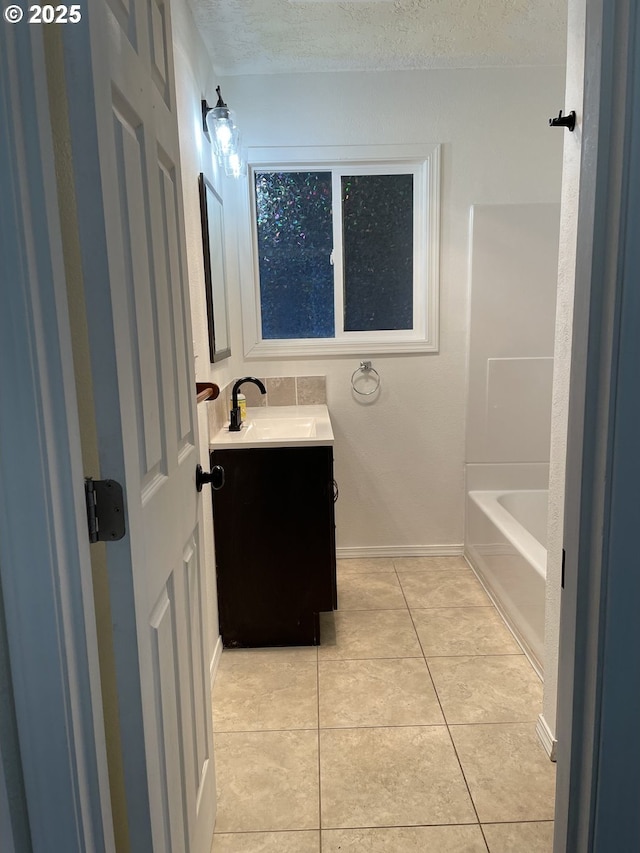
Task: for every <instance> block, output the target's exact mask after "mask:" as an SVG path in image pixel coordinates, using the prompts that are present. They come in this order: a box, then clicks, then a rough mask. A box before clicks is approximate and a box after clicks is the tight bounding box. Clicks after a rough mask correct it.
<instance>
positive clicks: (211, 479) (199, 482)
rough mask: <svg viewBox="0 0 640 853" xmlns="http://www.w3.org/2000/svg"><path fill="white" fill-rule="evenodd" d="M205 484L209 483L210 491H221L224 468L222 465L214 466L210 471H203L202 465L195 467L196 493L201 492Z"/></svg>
mask: <svg viewBox="0 0 640 853" xmlns="http://www.w3.org/2000/svg"><path fill="white" fill-rule="evenodd" d="M205 483H211V488H212V489H216V490H218V489H221V488H222V487H223V486H224V468H223V467H222V465H214V466H213V467H212V468H211V471H203V470H202V465H200V464H199V463H198V465H196V491H198V492H201V491H202V487H203V486H204V484H205Z"/></svg>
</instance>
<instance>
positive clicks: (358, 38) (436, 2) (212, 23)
mask: <svg viewBox="0 0 640 853" xmlns="http://www.w3.org/2000/svg"><path fill="white" fill-rule="evenodd" d="M190 3H191V6H192V8H193V11H194V15H195V18H196V23H197V24H198V28H199V30H200V32H201V34H202V36H203V38H204V40H205V43H206V45H207V48H208V49H209V52H210V54H211V56H212V59H213V63H214V67H215V71H216V73H217V74H220V75H234V74H277V73H288V72H300V71H348V70H363V71H364V70H374V69H375V70H385V69H390V70H402V69H411V68H475V67H487V66H505V65H562V64H564V60H565V37H566V6H567V3H566V0H377V2H376V0H341V1H340V2H332V0H190Z"/></svg>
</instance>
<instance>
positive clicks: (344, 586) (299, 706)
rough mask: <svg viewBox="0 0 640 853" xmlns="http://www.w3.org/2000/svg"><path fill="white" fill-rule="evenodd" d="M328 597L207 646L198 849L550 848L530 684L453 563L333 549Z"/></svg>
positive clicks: (535, 684) (548, 785) (547, 793)
mask: <svg viewBox="0 0 640 853" xmlns="http://www.w3.org/2000/svg"><path fill="white" fill-rule="evenodd" d="M338 599H339V605H340V609H339V611H337V612H336V613H335V614H328V615H326V616H323V621H322V645H321V646H320V647H319V648H317V649H315V648H304V649H259V650H244V651H228V652H225V653H224V654H223V655H222V659H221V662H220V667H219V670H218V675H217V678H216V683H215V689H214V694H213V720H214V730H215V760H216V779H217V787H218V816H217V822H216V834H215V836H214V842H213V848H212V853H346V851H353V853H355V852H356V851H363V853H399V852H400V851H402V853H418V851H420V853H430V851H432V853H522V851H526V853H550V851H551V848H552V836H553V807H554V786H555V772H554V765H553V764H551V762H550V761H549V760H548V758H547V756H546V754H545V753H544V751H543V749H542V747H541V746H540V744H539V743H538V741H537V739H536V735H535V724H536V719H537V716H538V714H539V712H540V708H541V704H542V685H541V684H540V681H539V679H538V677H537V675H536V674H535V673H534V671H533V669H532V668H531V666H530V664H529V662H528V661H527V659H526V658H525V657H524V655H523V654H522V652H521V650H520V647H519V646H518V645H517V644H516V643H515V641H514V640H513V637H512V636H511V634H510V633H509V631H508V630H507V629H506V628H505V626H504V624H503V622H502V620H501V619H500V617H499V616H498V614H497V612H496V611H495V609H494V607H493V605H492V604H491V602H490V600H489V599H488V597H487V596H486V594H485V592H484V590H483V589H482V586H481V585H480V584H479V582H478V581H477V580H476V578H475V576H474V574H473V572H472V571H471V570H470V569H469V568H468V566H467V564H466V563H465V562H464V560H463V559H462V558H461V557H437V558H426V557H424V558H421V557H411V558H403V559H395V560H390V559H382V558H381V559H369V560H355V559H353V560H341V561H339V562H338Z"/></svg>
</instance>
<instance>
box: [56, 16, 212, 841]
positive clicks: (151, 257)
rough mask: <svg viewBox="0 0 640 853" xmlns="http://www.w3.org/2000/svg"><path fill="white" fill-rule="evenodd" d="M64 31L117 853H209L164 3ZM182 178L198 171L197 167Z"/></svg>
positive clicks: (186, 335) (175, 152) (192, 413)
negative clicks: (109, 674)
mask: <svg viewBox="0 0 640 853" xmlns="http://www.w3.org/2000/svg"><path fill="white" fill-rule="evenodd" d="M87 6H88V8H87V9H86V12H85V13H84V18H83V22H82V24H81V25H76V26H75V27H72V26H67V27H64V28H61V29H62V30H63V31H64V32H63V34H62V38H63V44H64V57H65V75H66V94H67V100H68V108H69V127H70V135H71V144H72V152H73V159H72V161H71V162H72V169H73V173H74V178H75V181H76V194H75V199H76V204H77V209H78V227H79V237H80V244H79V248H80V252H81V256H82V271H83V279H84V292H85V298H86V308H87V324H88V335H89V346H90V357H91V375H92V382H93V397H94V401H95V413H96V428H97V441H98V448H99V454H100V468H101V476H102V477H109V478H113V479H116V480H119V481H120V482H121V483H122V485H123V487H124V490H125V496H126V513H127V516H126V517H127V534H126V536H125V538H124V539H123V540H121V541H120V542H113V543H109V544H107V546H106V550H107V563H108V574H109V584H110V595H111V610H112V620H113V626H114V651H115V659H116V674H117V684H118V703H119V719H120V728H121V736H122V748H123V763H124V780H125V789H126V802H127V813H128V822H129V833H130V837H131V850H132V851H135V853H147V851H149V852H150V851H153V853H163V851H173V853H209V849H210V845H211V836H212V832H213V822H214V817H215V813H214V810H215V790H214V775H213V761H212V734H211V728H212V727H211V715H210V698H209V689H208V686H209V679H208V672H209V666H208V664H209V661H208V660H207V654H206V636H207V634H206V626H205V613H206V607H205V604H206V602H205V601H204V600H203V599H204V593H205V585H204V578H203V568H204V567H203V565H202V547H201V545H202V543H201V507H200V501H199V500H198V499H197V493H196V490H195V468H196V463H197V461H198V457H197V446H198V441H197V438H198V436H197V419H196V410H195V377H194V370H193V354H192V343H191V342H192V335H191V326H190V315H189V295H188V282H187V278H186V263H185V261H186V259H185V241H184V226H183V216H182V190H181V178H180V170H179V148H178V133H177V119H176V106H175V89H174V81H173V56H172V38H171V21H170V9H169V3H168V2H164V0H91V3H90V4H87ZM194 180H195V177H194Z"/></svg>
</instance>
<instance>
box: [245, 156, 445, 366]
mask: <svg viewBox="0 0 640 853" xmlns="http://www.w3.org/2000/svg"><path fill="white" fill-rule="evenodd" d="M382 148H383V149H384V150H381V149H382ZM407 148H408V147H406V146H405V147H403V148H402V149H399V148H398V147H395V146H394V147H393V148H392V149H391V150H390V147H389V146H384V147H382V146H368V147H366V148H364V149H357V150H354V149H344V150H342V151H337V150H336V149H314V150H313V151H309V150H308V149H306V150H305V149H296V150H295V151H294V150H291V149H285V150H282V151H278V152H274V151H272V150H270V151H265V152H262V151H253V152H251V154H250V158H249V160H250V169H249V176H250V178H249V190H250V211H251V222H252V242H253V246H252V249H253V253H252V254H253V259H254V263H253V277H252V279H253V280H252V287H251V288H247V289H246V291H245V293H244V297H243V316H244V318H245V330H244V331H245V352H246V354H247V355H263V356H268V355H273V356H277V357H282V356H287V355H291V356H304V355H319V354H328V355H329V354H340V353H345V354H346V353H358V354H362V353H370V354H373V353H384V352H411V351H429V350H431V351H433V350H437V297H438V281H437V276H438V177H439V176H438V147H437V146H431V147H430V148H429V149H427V150H426V151H425V148H424V147H423V146H420V147H419V149H418V147H417V146H411V149H412V150H409V151H408V150H407ZM418 151H419V153H418ZM345 153H347V154H348V156H347V157H345V156H344V155H345ZM274 154H277V156H274ZM310 155H313V156H310Z"/></svg>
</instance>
